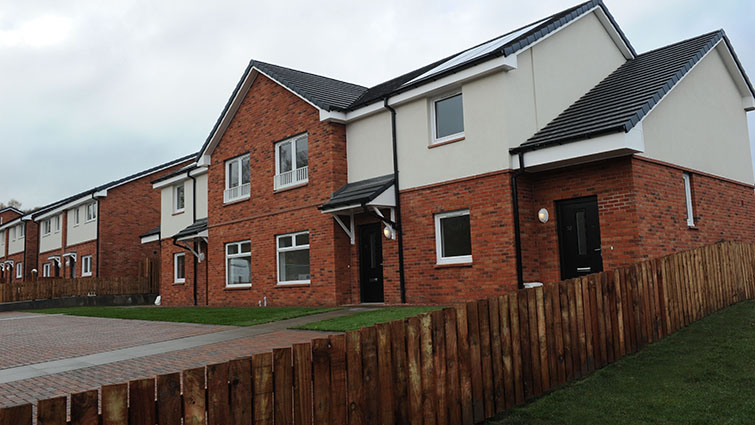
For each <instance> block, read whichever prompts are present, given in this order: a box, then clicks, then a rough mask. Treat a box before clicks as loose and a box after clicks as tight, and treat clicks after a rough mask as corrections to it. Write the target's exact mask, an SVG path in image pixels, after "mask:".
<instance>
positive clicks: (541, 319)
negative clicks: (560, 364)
mask: <svg viewBox="0 0 755 425" xmlns="http://www.w3.org/2000/svg"><path fill="white" fill-rule="evenodd" d="M531 292H534V294H535V309H536V310H535V314H536V316H535V317H536V319H535V320H536V323H537V343H538V346H539V350H538V357H539V359H538V361H539V364H540V385H541V391H542V392H544V391H548V390H550V385H551V379H550V370H549V369H550V361H549V360H548V338H547V336H546V324H545V300H544V295H543V287H542V286H540V287H537V288H535V289H534V290H533V291H531Z"/></svg>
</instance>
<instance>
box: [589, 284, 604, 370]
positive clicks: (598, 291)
mask: <svg viewBox="0 0 755 425" xmlns="http://www.w3.org/2000/svg"><path fill="white" fill-rule="evenodd" d="M605 279H606V274H605V273H600V274H598V275H597V276H596V277H595V279H594V280H593V282H592V285H591V286H590V290H591V291H595V295H594V298H595V303H594V304H593V305H594V307H595V309H594V310H593V312H594V315H593V320H595V321H597V325H598V334H597V335H598V338H597V340H598V346H597V348H596V353H598V366H599V367H603V366H605V365H606V363H608V358H607V355H606V350H607V349H606V323H605V314H604V312H605V308H604V307H603V282H604V281H605ZM591 298H592V297H591Z"/></svg>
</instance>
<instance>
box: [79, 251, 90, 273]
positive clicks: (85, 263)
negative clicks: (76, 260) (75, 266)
mask: <svg viewBox="0 0 755 425" xmlns="http://www.w3.org/2000/svg"><path fill="white" fill-rule="evenodd" d="M91 275H92V256H91V255H85V256H83V257H81V277H87V276H91Z"/></svg>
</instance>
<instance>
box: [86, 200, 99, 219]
mask: <svg viewBox="0 0 755 425" xmlns="http://www.w3.org/2000/svg"><path fill="white" fill-rule="evenodd" d="M96 219H97V204H96V203H95V202H92V203H91V204H87V222H90V221H94V220H96Z"/></svg>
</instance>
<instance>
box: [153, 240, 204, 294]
mask: <svg viewBox="0 0 755 425" xmlns="http://www.w3.org/2000/svg"><path fill="white" fill-rule="evenodd" d="M160 244H161V248H160V262H161V265H162V268H161V270H162V272H161V276H160V296H161V303H162V305H194V281H195V280H194V261H195V257H194V255H193V254H192V253H191V252H189V251H187V250H185V249H181V248H179V247H177V246H175V245H173V240H172V239H163V240H162V241H160ZM201 249H202V252H206V251H207V247H206V246H205V244H204V243H202V248H201ZM179 252H183V253H184V254H185V256H186V257H185V261H186V262H185V264H186V266H185V273H186V282H184V283H174V282H175V279H174V276H173V255H174V254H176V253H179ZM206 270H207V261H203V262H201V263H198V264H197V280H196V282H197V305H206V300H207V297H206V293H207V292H206V290H207V286H206V283H207V280H206V274H207V273H206Z"/></svg>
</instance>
